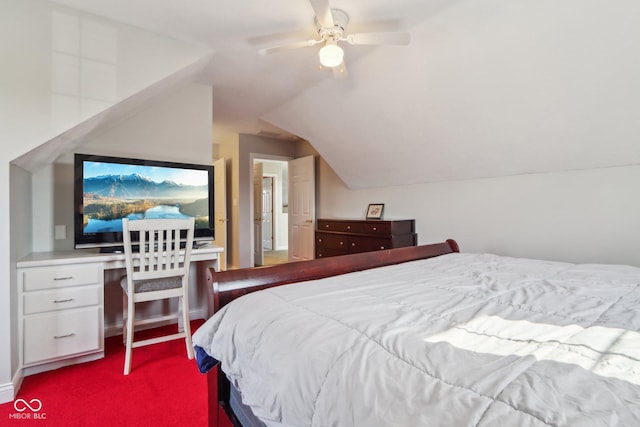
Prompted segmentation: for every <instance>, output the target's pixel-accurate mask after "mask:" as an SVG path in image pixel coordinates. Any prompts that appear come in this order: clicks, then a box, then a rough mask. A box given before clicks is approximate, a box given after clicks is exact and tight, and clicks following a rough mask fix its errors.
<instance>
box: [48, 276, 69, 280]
mask: <svg viewBox="0 0 640 427" xmlns="http://www.w3.org/2000/svg"><path fill="white" fill-rule="evenodd" d="M71 279H73V276H67V277H54V278H53V280H71Z"/></svg>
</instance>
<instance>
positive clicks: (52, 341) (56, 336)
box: [23, 307, 102, 365]
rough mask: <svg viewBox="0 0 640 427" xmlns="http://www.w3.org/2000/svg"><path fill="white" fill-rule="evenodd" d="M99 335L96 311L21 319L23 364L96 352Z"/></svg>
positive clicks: (100, 323)
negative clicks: (22, 325) (22, 321)
mask: <svg viewBox="0 0 640 427" xmlns="http://www.w3.org/2000/svg"><path fill="white" fill-rule="evenodd" d="M101 331H102V309H101V308H100V307H89V308H84V309H79V310H71V311H65V312H58V313H52V314H48V315H36V316H29V317H25V318H24V358H23V363H24V364H25V365H29V364H32V363H37V362H42V361H46V360H50V359H56V358H60V357H67V356H72V355H75V354H81V353H88V352H90V351H97V350H100V349H101V348H102V334H101Z"/></svg>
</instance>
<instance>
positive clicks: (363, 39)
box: [344, 33, 411, 45]
mask: <svg viewBox="0 0 640 427" xmlns="http://www.w3.org/2000/svg"><path fill="white" fill-rule="evenodd" d="M344 40H346V41H347V43H349V44H357V45H376V44H395V45H405V44H409V42H410V41H411V34H409V33H359V34H349V35H348V36H346V37H345V38H344Z"/></svg>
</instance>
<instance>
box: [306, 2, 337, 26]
mask: <svg viewBox="0 0 640 427" xmlns="http://www.w3.org/2000/svg"><path fill="white" fill-rule="evenodd" d="M309 2H310V3H311V7H312V8H313V11H314V12H315V14H316V18H317V19H318V22H319V23H320V25H321V26H322V28H333V15H332V14H331V6H329V2H328V0H309Z"/></svg>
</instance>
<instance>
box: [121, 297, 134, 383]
mask: <svg viewBox="0 0 640 427" xmlns="http://www.w3.org/2000/svg"><path fill="white" fill-rule="evenodd" d="M128 300H129V301H128V304H127V307H128V309H127V342H126V349H125V356H124V374H125V375H129V373H130V372H131V352H132V347H133V319H134V318H135V304H134V302H133V298H129V299H128Z"/></svg>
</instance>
